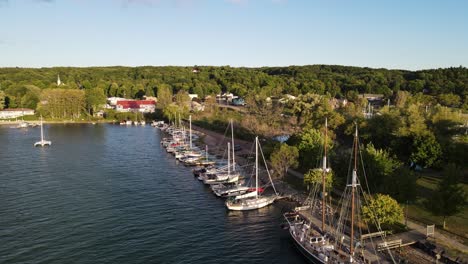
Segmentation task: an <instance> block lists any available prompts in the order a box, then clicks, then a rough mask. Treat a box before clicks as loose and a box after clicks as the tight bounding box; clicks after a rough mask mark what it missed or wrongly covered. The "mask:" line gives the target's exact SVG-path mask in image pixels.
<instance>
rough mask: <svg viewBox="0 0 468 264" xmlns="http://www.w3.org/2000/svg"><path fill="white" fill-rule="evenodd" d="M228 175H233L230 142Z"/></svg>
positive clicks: (229, 146)
mask: <svg viewBox="0 0 468 264" xmlns="http://www.w3.org/2000/svg"><path fill="white" fill-rule="evenodd" d="M227 167H228V168H227V169H228V175H231V143H229V142H228V166H227Z"/></svg>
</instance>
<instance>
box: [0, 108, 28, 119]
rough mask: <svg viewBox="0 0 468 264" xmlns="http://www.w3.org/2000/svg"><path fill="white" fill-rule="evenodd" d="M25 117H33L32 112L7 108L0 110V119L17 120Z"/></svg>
mask: <svg viewBox="0 0 468 264" xmlns="http://www.w3.org/2000/svg"><path fill="white" fill-rule="evenodd" d="M27 115H34V110H32V109H29V108H9V109H3V110H0V119H9V118H18V117H22V116H27Z"/></svg>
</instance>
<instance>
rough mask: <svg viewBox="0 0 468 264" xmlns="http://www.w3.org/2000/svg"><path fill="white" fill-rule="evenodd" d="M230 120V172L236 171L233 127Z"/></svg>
mask: <svg viewBox="0 0 468 264" xmlns="http://www.w3.org/2000/svg"><path fill="white" fill-rule="evenodd" d="M233 123H234V122H233V121H232V119H231V141H232V171H236V158H235V157H236V156H235V154H234V125H233Z"/></svg>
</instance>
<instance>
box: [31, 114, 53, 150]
mask: <svg viewBox="0 0 468 264" xmlns="http://www.w3.org/2000/svg"><path fill="white" fill-rule="evenodd" d="M50 145H52V141H49V140H44V128H43V125H42V116H41V141H38V142H36V143H34V146H35V147H38V146H39V147H44V146H50Z"/></svg>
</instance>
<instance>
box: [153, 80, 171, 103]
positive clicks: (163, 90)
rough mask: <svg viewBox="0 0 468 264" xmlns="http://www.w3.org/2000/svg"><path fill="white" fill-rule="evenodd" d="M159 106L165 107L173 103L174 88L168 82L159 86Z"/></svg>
mask: <svg viewBox="0 0 468 264" xmlns="http://www.w3.org/2000/svg"><path fill="white" fill-rule="evenodd" d="M157 97H158V106H159V107H160V108H165V107H166V106H168V105H170V104H171V103H172V88H171V87H170V86H169V85H167V84H160V85H159V86H158V93H157Z"/></svg>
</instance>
